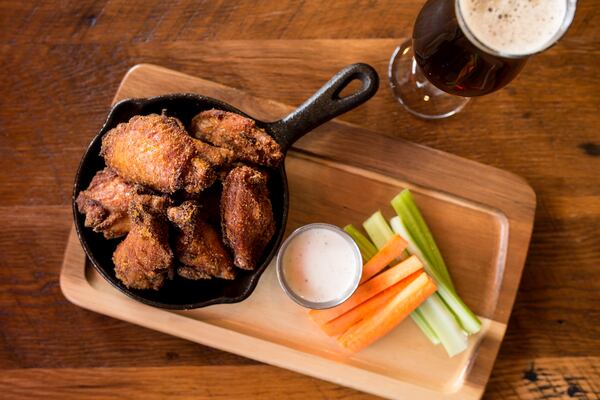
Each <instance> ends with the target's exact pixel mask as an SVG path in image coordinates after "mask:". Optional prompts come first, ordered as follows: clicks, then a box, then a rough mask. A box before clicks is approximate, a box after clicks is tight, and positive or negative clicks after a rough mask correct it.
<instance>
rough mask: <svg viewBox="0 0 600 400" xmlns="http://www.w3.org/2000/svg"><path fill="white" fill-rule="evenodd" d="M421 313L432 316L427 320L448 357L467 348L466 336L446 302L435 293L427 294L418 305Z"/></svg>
mask: <svg viewBox="0 0 600 400" xmlns="http://www.w3.org/2000/svg"><path fill="white" fill-rule="evenodd" d="M419 309H420V310H422V312H423V313H425V314H427V315H430V316H432V318H430V319H429V320H428V322H429V325H430V326H431V328H432V329H433V330H434V331H435V332H436V333H437V336H438V338H439V339H440V341H441V342H442V345H444V348H445V349H446V352H447V353H448V355H449V356H450V357H453V356H455V355H456V354H458V353H461V352H463V351H465V350H466V349H467V346H468V340H467V336H466V335H465V334H464V333H463V332H462V330H461V329H460V325H459V324H458V323H457V322H456V319H455V318H454V315H452V313H451V312H450V311H449V310H448V308H447V307H446V304H445V303H444V302H443V301H442V300H441V299H440V296H438V295H437V293H436V294H435V295H433V296H429V297H428V298H427V300H425V301H424V302H423V304H421V307H419Z"/></svg>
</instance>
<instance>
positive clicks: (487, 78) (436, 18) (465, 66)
mask: <svg viewBox="0 0 600 400" xmlns="http://www.w3.org/2000/svg"><path fill="white" fill-rule="evenodd" d="M413 51H414V54H415V60H416V61H417V64H418V65H419V67H420V68H421V71H422V72H423V74H424V75H425V76H426V77H427V79H428V80H429V81H430V82H431V83H433V84H434V85H435V86H437V87H438V88H439V89H441V90H443V91H445V92H447V93H450V94H454V95H459V96H464V97H472V96H481V95H484V94H488V93H490V92H493V91H495V90H498V89H500V88H502V87H503V86H505V85H506V84H507V83H509V82H510V81H511V80H513V79H514V78H515V77H516V76H517V74H518V73H519V72H520V71H521V69H522V68H523V66H524V65H525V62H526V58H505V57H500V56H497V55H492V54H490V53H488V52H485V51H483V50H481V49H480V48H479V47H477V46H475V45H474V44H473V43H472V42H471V41H470V40H469V39H468V38H467V37H466V36H465V34H464V32H463V31H462V30H461V27H460V26H459V23H458V20H457V16H456V12H455V2H454V1H453V0H428V1H427V3H426V4H425V6H423V8H422V9H421V12H420V13H419V16H418V17H417V21H416V22H415V27H414V31H413Z"/></svg>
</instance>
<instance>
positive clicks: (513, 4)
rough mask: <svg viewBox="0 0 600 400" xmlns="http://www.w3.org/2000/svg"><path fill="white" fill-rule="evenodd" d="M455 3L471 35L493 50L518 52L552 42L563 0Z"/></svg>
mask: <svg viewBox="0 0 600 400" xmlns="http://www.w3.org/2000/svg"><path fill="white" fill-rule="evenodd" d="M458 7H460V14H461V15H462V21H461V22H462V23H464V25H466V28H467V30H468V31H469V32H470V33H471V35H473V36H474V37H475V39H477V40H478V41H479V42H481V43H482V44H484V45H485V46H487V47H489V48H490V49H492V50H495V51H497V52H500V53H504V54H510V55H515V56H521V55H527V54H532V53H536V52H538V51H541V50H544V49H545V48H546V47H548V46H550V45H551V44H552V43H551V40H552V39H553V38H554V36H555V35H556V34H557V33H558V32H559V31H560V29H561V26H562V23H563V21H564V19H565V15H566V13H567V0H458ZM459 21H460V17H459ZM467 36H469V34H468V33H467Z"/></svg>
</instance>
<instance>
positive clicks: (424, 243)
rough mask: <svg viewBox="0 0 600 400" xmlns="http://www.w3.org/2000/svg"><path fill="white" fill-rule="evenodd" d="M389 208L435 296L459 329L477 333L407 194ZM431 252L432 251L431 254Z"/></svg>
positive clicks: (396, 228)
mask: <svg viewBox="0 0 600 400" xmlns="http://www.w3.org/2000/svg"><path fill="white" fill-rule="evenodd" d="M392 206H393V207H394V209H395V210H396V212H397V213H398V217H396V218H393V219H392V221H391V224H392V227H393V229H394V231H395V232H396V233H398V234H399V235H400V236H402V237H403V238H404V239H406V240H407V241H408V242H409V245H408V249H409V251H410V252H413V254H416V255H417V256H419V258H421V261H423V264H424V266H425V270H426V271H427V273H429V274H430V275H431V277H432V278H433V279H434V280H435V281H436V284H437V285H438V294H439V295H440V297H441V298H442V299H443V300H444V302H445V303H446V305H447V306H448V308H450V309H451V310H452V312H453V313H454V315H455V316H456V318H457V319H458V321H459V323H460V325H461V326H462V328H463V329H464V330H465V331H466V332H467V333H469V334H473V333H477V332H479V330H480V329H481V322H480V321H479V319H478V318H477V316H476V315H475V314H474V313H473V312H472V311H471V310H470V309H469V308H468V307H467V306H466V305H465V303H464V302H463V301H462V300H461V299H460V298H459V297H458V294H457V293H456V290H455V289H454V285H453V284H452V280H451V278H450V274H449V273H448V269H447V268H446V264H445V263H444V260H443V259H442V256H441V253H440V252H439V249H438V247H437V245H436V244H435V241H434V239H433V236H432V235H431V232H430V231H429V228H428V227H427V225H426V223H425V221H424V220H423V217H422V216H421V213H420V212H419V210H418V209H417V206H416V204H415V203H414V200H412V196H411V194H410V192H409V191H408V190H404V191H402V193H400V194H399V195H398V196H396V197H395V198H394V199H393V200H392ZM432 249H435V251H433V250H432ZM436 254H437V255H436ZM436 260H437V261H436ZM438 333H439V332H438Z"/></svg>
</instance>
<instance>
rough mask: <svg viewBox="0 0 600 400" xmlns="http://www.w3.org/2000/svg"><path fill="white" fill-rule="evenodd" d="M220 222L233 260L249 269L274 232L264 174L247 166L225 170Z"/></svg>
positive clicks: (254, 265) (253, 265)
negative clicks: (227, 171)
mask: <svg viewBox="0 0 600 400" xmlns="http://www.w3.org/2000/svg"><path fill="white" fill-rule="evenodd" d="M221 224H222V230H223V236H224V240H225V243H226V244H227V245H228V246H229V247H230V248H231V249H232V250H233V253H234V264H235V265H236V266H238V267H239V268H242V269H249V270H252V269H254V268H256V264H257V262H258V260H259V258H260V257H261V255H262V253H263V251H264V250H265V247H266V246H267V244H268V243H269V241H270V240H271V238H272V237H273V234H274V233H275V220H274V218H273V209H272V206H271V200H269V190H268V188H267V175H266V174H265V173H263V172H261V171H258V170H256V169H254V168H250V167H248V166H240V167H236V168H234V169H232V170H231V172H229V174H228V175H227V177H226V179H225V181H224V183H223V193H222V194H221Z"/></svg>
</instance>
